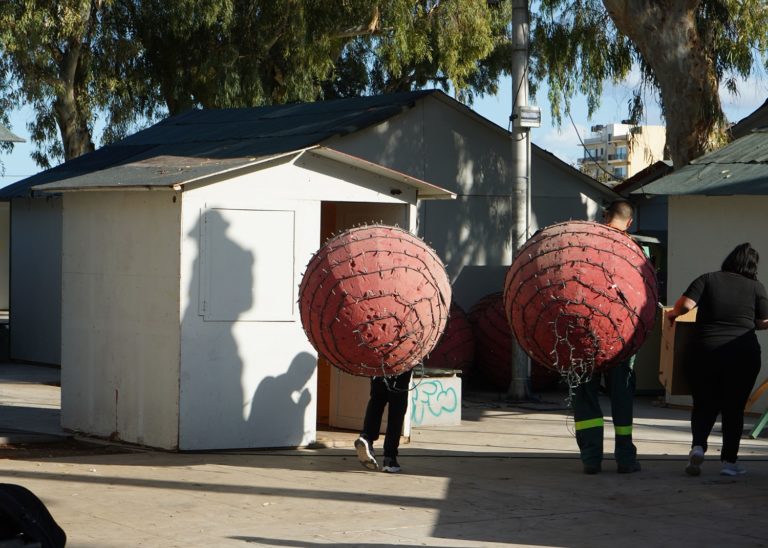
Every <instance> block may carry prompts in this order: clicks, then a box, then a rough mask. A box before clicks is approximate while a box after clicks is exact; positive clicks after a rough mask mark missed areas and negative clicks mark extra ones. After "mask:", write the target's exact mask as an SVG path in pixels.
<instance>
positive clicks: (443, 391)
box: [411, 379, 459, 426]
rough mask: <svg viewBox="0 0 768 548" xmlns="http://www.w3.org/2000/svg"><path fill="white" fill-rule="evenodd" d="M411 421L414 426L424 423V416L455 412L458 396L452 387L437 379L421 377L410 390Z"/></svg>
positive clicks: (457, 406)
mask: <svg viewBox="0 0 768 548" xmlns="http://www.w3.org/2000/svg"><path fill="white" fill-rule="evenodd" d="M411 400H412V401H411V403H412V404H413V405H412V406H411V409H412V411H411V422H412V423H413V424H414V426H419V425H421V424H423V423H424V419H425V418H427V419H428V418H429V417H430V416H432V417H440V416H442V415H449V414H451V413H455V412H456V410H457V409H458V408H459V398H458V397H457V395H456V390H455V389H454V388H452V387H450V386H449V387H447V388H446V387H444V386H443V383H442V382H441V381H440V380H438V379H423V380H422V381H421V382H419V383H417V384H416V386H415V387H414V388H413V390H412V391H411Z"/></svg>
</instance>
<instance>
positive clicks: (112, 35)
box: [0, 0, 509, 167]
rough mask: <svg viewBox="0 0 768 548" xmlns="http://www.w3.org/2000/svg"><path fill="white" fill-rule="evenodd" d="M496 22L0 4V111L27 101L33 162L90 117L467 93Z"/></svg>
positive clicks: (164, 4) (288, 4)
mask: <svg viewBox="0 0 768 548" xmlns="http://www.w3.org/2000/svg"><path fill="white" fill-rule="evenodd" d="M508 20H509V8H507V7H498V6H497V7H493V6H490V7H489V5H488V3H487V2H486V0H382V1H379V2H370V1H369V0H334V1H324V0H3V2H0V52H1V53H2V57H1V58H0V85H2V88H0V116H1V115H2V113H4V112H7V110H8V108H9V107H10V106H11V105H18V104H22V103H26V104H29V105H31V106H32V107H33V108H34V110H35V112H36V118H35V120H34V121H32V122H31V123H30V125H29V130H30V132H31V134H32V141H33V142H34V143H35V144H36V145H37V152H36V160H37V162H38V163H39V164H40V165H41V166H44V167H45V166H47V165H50V163H51V161H55V160H59V159H62V158H65V157H66V158H70V157H73V156H76V155H77V154H80V153H82V152H86V151H87V150H89V149H90V148H91V147H92V145H91V144H90V139H91V134H92V132H93V127H94V123H95V122H96V117H97V116H98V115H100V114H104V115H105V116H106V118H105V119H104V120H103V121H102V123H103V136H102V138H103V141H104V142H112V141H114V140H116V139H119V138H121V137H122V136H124V135H125V134H126V133H128V132H129V131H131V130H132V129H135V128H136V127H137V125H138V124H146V123H149V122H151V121H152V120H153V119H155V118H156V117H157V116H158V115H161V114H164V113H171V114H176V113H180V112H183V111H184V110H187V109H189V108H194V107H207V108H222V107H246V106H258V105H265V104H274V103H285V102H293V101H312V100H317V99H322V98H330V97H342V96H348V95H359V94H362V93H375V92H387V91H397V90H405V89H413V88H417V87H423V86H426V85H430V84H431V85H439V86H442V87H443V88H444V89H449V88H450V89H454V90H456V91H457V93H459V94H460V95H461V96H462V97H464V98H467V99H469V100H471V97H472V93H473V90H478V91H480V92H485V91H492V90H494V89H495V88H494V86H495V80H494V79H495V77H497V76H498V74H499V73H500V72H499V70H496V71H493V70H489V69H488V68H487V67H483V66H479V65H478V61H480V60H482V59H484V58H486V57H488V56H490V55H491V53H492V52H493V51H494V48H497V47H498V46H499V45H500V44H503V43H504V42H505V40H506V31H507V21H508ZM73 67H74V69H73V70H70V69H72V68H73ZM65 111H66V112H65Z"/></svg>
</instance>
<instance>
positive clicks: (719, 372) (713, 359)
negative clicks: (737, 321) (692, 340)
mask: <svg viewBox="0 0 768 548" xmlns="http://www.w3.org/2000/svg"><path fill="white" fill-rule="evenodd" d="M750 335H751V336H745V337H741V338H739V339H736V340H734V341H732V342H730V343H728V344H726V345H723V346H720V347H718V348H715V349H703V348H699V349H697V351H696V352H695V354H694V355H695V356H696V359H695V360H693V361H691V362H690V363H688V364H687V366H686V371H687V374H688V375H687V376H688V382H689V384H690V386H691V393H692V395H693V410H692V411H691V433H692V435H693V445H700V446H701V447H703V448H704V450H705V451H706V450H707V440H708V438H709V434H710V433H711V432H712V427H714V425H715V421H716V420H717V415H718V414H720V415H722V424H723V447H722V449H721V451H720V460H723V461H728V462H736V459H737V458H738V455H739V445H740V443H741V435H742V433H743V431H744V406H745V405H746V404H747V400H748V399H749V394H750V393H751V392H752V387H753V386H754V385H755V380H756V379H757V374H758V373H759V372H760V344H759V343H758V342H757V338H756V337H755V335H754V333H751V334H750Z"/></svg>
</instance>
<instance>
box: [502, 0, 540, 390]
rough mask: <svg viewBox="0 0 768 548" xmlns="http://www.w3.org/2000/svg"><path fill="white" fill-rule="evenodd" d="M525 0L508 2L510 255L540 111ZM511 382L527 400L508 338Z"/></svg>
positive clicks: (519, 230)
mask: <svg viewBox="0 0 768 548" xmlns="http://www.w3.org/2000/svg"><path fill="white" fill-rule="evenodd" d="M528 21H529V13H528V0H512V117H511V120H512V162H511V167H512V173H511V185H512V200H513V201H512V254H513V256H514V255H515V254H517V251H518V249H520V247H521V246H522V245H523V244H524V243H525V242H526V240H527V239H528V237H529V236H530V234H529V228H530V216H531V214H530V211H531V205H530V204H531V167H530V160H531V136H530V128H532V127H538V126H539V125H540V124H541V112H540V111H539V109H538V108H536V107H529V106H528ZM511 362H512V363H511V367H512V383H511V384H510V386H509V392H508V394H507V396H508V397H510V398H511V399H515V400H525V399H526V398H527V397H528V376H529V372H528V371H529V364H528V355H527V354H526V353H525V351H524V350H523V349H522V347H521V346H520V345H519V344H518V343H517V340H516V339H515V338H514V337H513V338H512V356H511Z"/></svg>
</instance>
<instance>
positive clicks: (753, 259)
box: [720, 242, 760, 280]
mask: <svg viewBox="0 0 768 548" xmlns="http://www.w3.org/2000/svg"><path fill="white" fill-rule="evenodd" d="M758 261H760V255H758V254H757V251H756V250H755V249H754V248H753V247H752V246H751V245H750V244H749V242H745V243H743V244H739V245H737V246H736V247H735V248H733V251H731V252H730V253H729V254H728V256H727V257H726V258H725V260H724V261H723V266H721V267H720V269H721V270H722V271H723V272H734V273H736V274H741V275H742V276H746V277H747V278H750V279H752V280H756V279H757V263H758Z"/></svg>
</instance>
